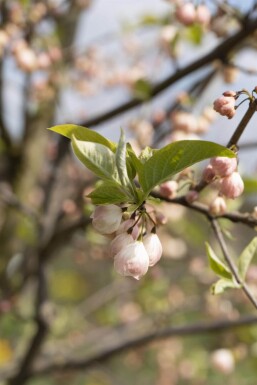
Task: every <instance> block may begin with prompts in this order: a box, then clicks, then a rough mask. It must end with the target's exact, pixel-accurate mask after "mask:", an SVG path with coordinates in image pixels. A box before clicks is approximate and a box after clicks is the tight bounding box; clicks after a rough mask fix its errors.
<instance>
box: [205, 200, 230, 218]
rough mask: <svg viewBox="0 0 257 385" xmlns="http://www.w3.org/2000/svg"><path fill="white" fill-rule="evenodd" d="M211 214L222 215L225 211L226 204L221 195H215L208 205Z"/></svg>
mask: <svg viewBox="0 0 257 385" xmlns="http://www.w3.org/2000/svg"><path fill="white" fill-rule="evenodd" d="M209 210H210V213H211V214H212V215H222V214H224V213H225V212H226V211H227V205H226V202H225V200H224V198H223V197H219V196H218V197H216V198H215V199H214V201H213V202H212V204H211V205H210V207H209Z"/></svg>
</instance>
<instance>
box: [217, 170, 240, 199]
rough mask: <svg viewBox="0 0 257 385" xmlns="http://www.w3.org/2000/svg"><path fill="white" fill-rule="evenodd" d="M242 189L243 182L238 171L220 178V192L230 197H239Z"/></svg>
mask: <svg viewBox="0 0 257 385" xmlns="http://www.w3.org/2000/svg"><path fill="white" fill-rule="evenodd" d="M243 191H244V182H243V180H242V178H241V176H240V174H239V173H238V172H233V173H232V174H231V175H229V176H226V177H225V178H223V179H222V180H221V184H220V193H221V194H223V195H225V197H227V198H230V199H235V198H237V197H239V195H241V194H242V193H243Z"/></svg>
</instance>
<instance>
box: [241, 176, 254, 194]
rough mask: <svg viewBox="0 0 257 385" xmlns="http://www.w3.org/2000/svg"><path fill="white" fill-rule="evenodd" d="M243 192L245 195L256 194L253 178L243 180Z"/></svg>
mask: <svg viewBox="0 0 257 385" xmlns="http://www.w3.org/2000/svg"><path fill="white" fill-rule="evenodd" d="M244 186H245V187H244V192H245V193H246V194H256V193H257V180H256V179H253V178H244Z"/></svg>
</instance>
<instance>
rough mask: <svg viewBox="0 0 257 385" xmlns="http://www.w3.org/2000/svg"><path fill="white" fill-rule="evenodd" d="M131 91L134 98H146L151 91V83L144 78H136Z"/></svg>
mask: <svg viewBox="0 0 257 385" xmlns="http://www.w3.org/2000/svg"><path fill="white" fill-rule="evenodd" d="M133 92H134V95H135V96H136V98H138V99H141V100H147V99H149V98H150V96H151V93H152V85H151V83H150V82H149V81H148V80H146V79H138V80H137V81H136V82H135V83H134V85H133Z"/></svg>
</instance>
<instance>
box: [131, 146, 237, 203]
mask: <svg viewBox="0 0 257 385" xmlns="http://www.w3.org/2000/svg"><path fill="white" fill-rule="evenodd" d="M214 156H226V157H228V158H233V157H235V154H234V152H233V151H231V150H228V149H227V148H226V147H223V146H220V145H219V144H216V143H213V142H207V141H203V140H181V141H178V142H174V143H171V144H168V145H167V146H165V147H163V148H162V149H160V150H156V151H155V153H154V154H153V156H152V157H151V158H150V159H149V160H148V161H147V162H146V163H145V164H144V165H143V167H142V168H141V169H140V170H138V174H139V183H140V185H141V186H142V188H143V190H144V192H145V194H146V196H147V195H148V194H149V193H150V192H151V190H152V189H153V188H154V187H155V186H157V185H159V184H161V183H162V182H164V181H165V180H167V179H169V178H171V177H172V176H173V175H174V174H177V173H178V172H180V171H182V170H184V169H185V168H187V167H189V166H192V165H193V164H195V163H197V162H200V161H201V160H204V159H208V158H212V157H214Z"/></svg>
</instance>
